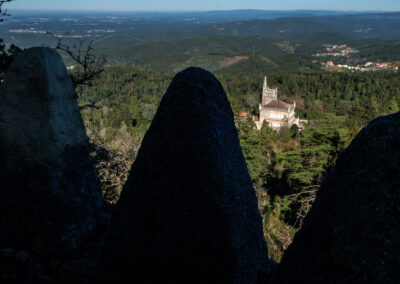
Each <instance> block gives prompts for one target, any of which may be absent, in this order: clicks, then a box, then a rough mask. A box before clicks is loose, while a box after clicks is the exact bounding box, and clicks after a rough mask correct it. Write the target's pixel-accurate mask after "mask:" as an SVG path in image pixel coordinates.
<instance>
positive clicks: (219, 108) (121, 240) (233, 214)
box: [100, 68, 269, 283]
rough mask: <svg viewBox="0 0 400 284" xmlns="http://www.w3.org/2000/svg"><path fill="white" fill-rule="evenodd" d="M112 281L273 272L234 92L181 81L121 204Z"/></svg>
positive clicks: (106, 259)
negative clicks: (230, 94) (229, 97)
mask: <svg viewBox="0 0 400 284" xmlns="http://www.w3.org/2000/svg"><path fill="white" fill-rule="evenodd" d="M100 268H101V271H102V272H104V273H105V274H107V273H108V275H105V278H104V279H106V281H123V282H132V283H257V281H258V280H261V279H262V278H263V277H265V276H266V275H267V274H268V273H269V266H268V257H267V248H266V243H265V240H264V237H263V233H262V223H261V216H260V213H259V211H258V208H257V200H256V196H255V192H254V189H253V186H252V182H251V179H250V177H249V174H248V171H247V167H246V164H245V160H244V158H243V155H242V151H241V148H240V145H239V139H238V136H237V131H236V128H235V125H234V120H233V114H232V110H231V107H230V104H229V102H228V101H227V98H226V95H225V92H224V90H223V88H222V86H221V84H220V83H219V82H218V80H217V79H216V78H215V77H214V76H213V75H212V74H211V73H209V72H206V71H204V70H202V69H199V68H189V69H186V70H185V71H182V72H180V73H178V74H177V75H176V77H175V78H174V80H173V82H172V83H171V85H170V87H169V88H168V90H167V92H166V94H165V95H164V97H163V99H162V101H161V104H160V107H159V109H158V111H157V113H156V115H155V118H154V120H153V122H152V124H151V126H150V128H149V130H148V132H147V134H146V136H145V137H144V140H143V143H142V147H141V149H140V151H139V153H138V156H137V159H136V161H135V163H134V165H133V166H132V169H131V171H130V176H129V178H128V181H127V183H126V185H125V187H124V189H123V191H122V194H121V197H120V200H119V201H118V203H117V206H116V208H115V212H114V215H113V218H112V224H111V227H110V235H109V237H108V240H107V241H106V246H105V249H104V253H103V255H102V259H101V265H100Z"/></svg>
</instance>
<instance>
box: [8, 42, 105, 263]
mask: <svg viewBox="0 0 400 284" xmlns="http://www.w3.org/2000/svg"><path fill="white" fill-rule="evenodd" d="M0 151H1V153H0V154H1V156H0V157H1V158H0V183H1V187H0V194H1V198H0V248H1V249H6V250H7V249H8V250H15V251H24V250H25V251H35V252H37V253H40V254H47V255H48V254H54V253H60V252H62V251H64V250H65V251H68V250H70V249H74V248H76V247H78V246H79V244H80V242H81V240H82V239H83V238H84V237H85V234H86V233H88V232H89V231H91V230H92V229H93V228H94V227H95V226H96V225H97V224H98V223H99V221H100V220H103V219H104V218H105V217H106V215H105V214H104V213H103V205H104V203H103V199H102V197H101V195H100V193H99V191H98V180H97V177H96V173H95V169H94V166H93V163H92V161H91V159H90V156H89V153H88V137H87V135H86V132H85V128H84V125H83V121H82V118H81V115H80V111H79V107H78V105H77V102H76V93H75V90H74V87H73V85H72V82H71V79H70V77H69V76H68V74H67V71H66V68H65V66H64V64H63V62H62V60H61V57H60V56H59V54H58V53H57V52H55V51H54V50H52V49H49V48H31V49H28V50H26V51H24V52H23V53H22V54H21V55H19V56H18V57H17V58H16V59H15V61H14V62H13V64H12V65H11V67H10V69H9V71H8V73H7V75H6V79H5V82H4V83H3V84H2V86H1V90H0Z"/></svg>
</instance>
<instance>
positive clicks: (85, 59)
mask: <svg viewBox="0 0 400 284" xmlns="http://www.w3.org/2000/svg"><path fill="white" fill-rule="evenodd" d="M48 34H50V35H52V33H51V32H48ZM68 35H69V33H65V34H64V35H62V36H57V35H53V36H54V37H55V38H56V39H57V45H56V48H55V49H58V50H61V51H63V52H64V53H66V54H67V55H68V56H69V57H71V58H72V60H73V61H74V62H75V65H76V66H74V68H73V69H71V70H70V72H69V73H70V76H71V79H72V82H73V84H74V86H75V87H77V86H79V85H87V86H93V80H94V79H95V78H96V77H97V76H98V75H100V74H101V73H102V72H103V71H104V68H105V64H106V59H105V57H104V56H100V57H98V56H96V55H95V54H94V49H93V47H92V43H91V42H90V43H88V44H86V43H85V42H84V41H83V40H82V39H79V42H78V45H75V44H74V45H73V46H72V48H71V47H70V46H69V45H68V44H65V43H64V39H65V37H67V36H68Z"/></svg>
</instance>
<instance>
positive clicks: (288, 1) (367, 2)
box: [6, 0, 400, 11]
mask: <svg viewBox="0 0 400 284" xmlns="http://www.w3.org/2000/svg"><path fill="white" fill-rule="evenodd" d="M6 7H7V8H8V9H9V10H10V11H12V10H13V9H35V10H103V11H107V10H108V11H112V10H113V11H188V10H189V11H198V10H201V11H205V10H234V9H262V10H298V9H312V10H346V11H349V10H352V11H366V10H368V11H371V10H377V11H400V0H273V1H271V0H195V1H191V0H66V1H65V0H15V1H14V2H12V3H9V4H6Z"/></svg>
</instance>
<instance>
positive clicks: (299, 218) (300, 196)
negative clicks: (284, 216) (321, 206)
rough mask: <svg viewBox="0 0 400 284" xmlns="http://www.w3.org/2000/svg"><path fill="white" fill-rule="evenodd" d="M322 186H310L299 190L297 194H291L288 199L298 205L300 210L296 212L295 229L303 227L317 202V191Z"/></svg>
mask: <svg viewBox="0 0 400 284" xmlns="http://www.w3.org/2000/svg"><path fill="white" fill-rule="evenodd" d="M319 188H320V185H310V186H304V187H300V188H297V192H296V193H293V194H290V195H289V196H288V197H287V198H288V199H289V200H290V201H292V203H294V204H298V205H299V206H300V208H299V209H298V210H297V212H296V222H295V224H294V226H295V227H297V226H299V227H301V226H302V225H303V220H304V218H305V217H306V215H307V214H308V212H309V211H310V209H311V206H312V205H313V203H314V201H315V197H316V195H317V191H318V189H319Z"/></svg>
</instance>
